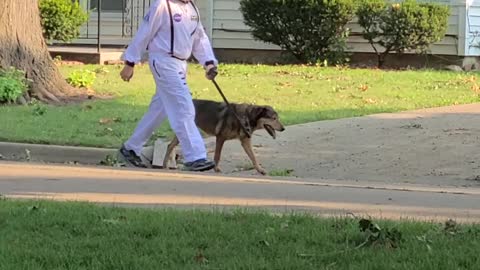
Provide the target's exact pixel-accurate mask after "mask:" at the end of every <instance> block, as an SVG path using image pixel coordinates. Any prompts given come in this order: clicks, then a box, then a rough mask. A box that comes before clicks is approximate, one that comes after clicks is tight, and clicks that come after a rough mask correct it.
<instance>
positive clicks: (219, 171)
mask: <svg viewBox="0 0 480 270" xmlns="http://www.w3.org/2000/svg"><path fill="white" fill-rule="evenodd" d="M214 170H215V172H216V173H221V172H222V169H220V167H215V168H214Z"/></svg>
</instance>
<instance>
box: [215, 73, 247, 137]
mask: <svg viewBox="0 0 480 270" xmlns="http://www.w3.org/2000/svg"><path fill="white" fill-rule="evenodd" d="M212 82H213V84H214V85H215V87H216V88H217V90H218V92H219V93H220V95H221V96H222V98H223V101H225V103H226V104H227V106H228V107H229V108H230V110H232V112H233V115H235V118H237V120H238V122H239V123H240V126H241V127H242V129H243V132H245V134H247V137H248V138H251V137H252V135H251V134H250V131H249V130H248V128H247V127H246V126H245V125H244V124H243V122H242V120H241V119H240V116H238V114H237V113H236V112H235V110H234V109H233V106H232V105H231V104H230V102H228V100H227V98H226V97H225V95H224V94H223V91H222V89H221V88H220V86H218V83H217V82H216V81H215V79H213V80H212Z"/></svg>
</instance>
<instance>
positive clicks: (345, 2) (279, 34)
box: [240, 0, 355, 64]
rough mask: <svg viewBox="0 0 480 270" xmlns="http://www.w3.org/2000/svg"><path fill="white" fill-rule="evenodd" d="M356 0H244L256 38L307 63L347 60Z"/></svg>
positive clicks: (245, 14) (246, 18)
mask: <svg viewBox="0 0 480 270" xmlns="http://www.w3.org/2000/svg"><path fill="white" fill-rule="evenodd" d="M354 2H355V0H241V2H240V10H241V12H242V14H243V17H244V21H245V24H246V25H247V26H249V27H250V28H251V29H252V35H253V37H254V38H255V39H256V40H261V41H264V42H267V43H272V44H275V45H278V46H280V47H281V48H282V49H284V50H286V51H288V52H290V53H291V54H293V55H294V56H295V57H296V58H297V59H298V60H300V61H302V62H305V63H319V62H324V61H328V62H330V63H333V64H336V63H342V62H344V61H345V60H346V52H345V50H346V39H347V37H348V33H349V32H348V28H347V27H346V25H347V23H348V22H349V21H350V20H351V19H352V18H353V15H354V14H355V5H354Z"/></svg>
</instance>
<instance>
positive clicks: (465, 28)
mask: <svg viewBox="0 0 480 270" xmlns="http://www.w3.org/2000/svg"><path fill="white" fill-rule="evenodd" d="M81 1H86V0H81ZM152 1H153V0H152ZM423 1H433V2H438V3H444V4H448V5H450V6H451V13H452V14H451V16H450V18H449V26H448V31H447V36H446V37H445V38H444V39H443V40H442V41H440V42H438V43H436V44H434V45H433V46H432V48H431V52H432V54H436V55H460V56H464V55H480V49H479V48H478V47H477V45H478V44H479V42H480V0H423ZM466 1H467V2H466ZM135 2H136V1H135ZM196 2H197V5H198V7H199V9H200V13H201V15H202V16H201V18H202V23H203V25H204V26H205V28H206V31H207V34H208V35H209V37H210V38H211V40H212V44H213V47H214V48H216V49H244V50H245V49H246V50H279V48H278V47H277V46H275V45H271V44H266V43H263V42H260V41H255V40H254V39H253V37H252V35H251V34H250V32H249V28H248V27H247V26H246V25H245V24H244V23H243V16H242V14H241V12H240V11H239V6H240V0H197V1H196ZM140 3H141V1H140ZM146 8H148V5H147V6H146ZM143 14H144V10H143V6H142V5H141V4H140V5H139V6H133V9H131V12H130V13H129V15H128V19H129V20H130V21H131V23H130V24H128V25H131V26H132V29H133V34H134V33H135V29H136V28H137V27H138V22H141V20H142V17H143ZM132 18H133V20H131V19H132ZM128 19H127V21H128ZM123 20H125V17H124V18H122V15H121V13H116V14H115V13H102V30H101V31H102V35H101V36H102V43H103V44H108V45H127V44H128V42H129V41H130V39H131V33H130V32H129V31H128V30H130V27H128V26H127V29H126V30H127V31H123V30H122V21H123ZM348 26H349V28H351V29H352V32H353V33H360V32H361V27H360V26H359V25H358V23H357V20H356V19H354V20H353V21H351V22H350V23H349V25H348ZM122 33H123V34H124V35H123V36H122ZM82 34H83V36H87V34H88V36H90V37H91V38H95V37H96V34H97V13H95V12H94V13H92V14H91V18H90V21H89V23H88V26H84V27H83V29H82ZM74 43H77V44H79V43H83V44H95V43H96V40H95V39H78V40H76V41H74ZM348 46H349V50H350V51H352V52H362V53H370V52H373V49H372V48H371V46H370V44H368V42H367V41H366V40H364V39H363V38H362V37H360V36H358V35H353V36H351V37H350V38H349V41H348Z"/></svg>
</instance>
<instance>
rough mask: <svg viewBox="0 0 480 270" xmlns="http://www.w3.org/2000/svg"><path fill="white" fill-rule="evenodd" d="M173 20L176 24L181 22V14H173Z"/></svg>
mask: <svg viewBox="0 0 480 270" xmlns="http://www.w3.org/2000/svg"><path fill="white" fill-rule="evenodd" d="M173 20H174V21H176V22H181V21H182V14H180V13H175V15H173Z"/></svg>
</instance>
